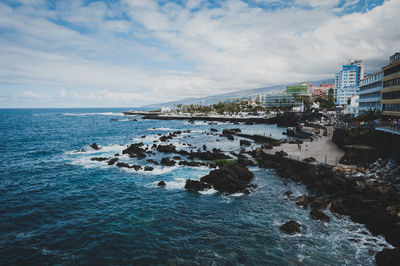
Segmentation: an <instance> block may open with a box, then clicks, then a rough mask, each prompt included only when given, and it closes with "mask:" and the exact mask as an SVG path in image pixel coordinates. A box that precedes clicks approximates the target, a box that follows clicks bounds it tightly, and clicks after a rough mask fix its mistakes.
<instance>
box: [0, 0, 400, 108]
mask: <svg viewBox="0 0 400 266" xmlns="http://www.w3.org/2000/svg"><path fill="white" fill-rule="evenodd" d="M399 13H400V1H399V0H387V1H383V0H346V1H344V0H170V1H168V0H120V1H117V0H99V1H94V0H92V1H89V0H0V108H11V107H22V108H31V107H138V106H143V105H147V104H152V103H159V102H166V101H171V100H179V99H182V98H185V97H201V96H209V95H215V94H221V93H227V92H231V91H237V90H241V89H251V88H259V87H265V86H273V85H278V84H287V83H295V82H303V81H312V80H321V79H325V78H333V77H334V73H335V72H338V71H339V70H340V68H341V66H342V64H345V63H348V62H349V60H354V59H361V60H363V61H364V63H365V66H366V71H367V72H369V73H373V72H377V71H379V70H380V68H381V67H382V66H384V65H387V64H388V60H389V59H388V57H389V56H390V55H392V54H394V53H395V52H398V51H400V30H399V28H398V27H399V26H398V25H400V16H399V15H398V14H399Z"/></svg>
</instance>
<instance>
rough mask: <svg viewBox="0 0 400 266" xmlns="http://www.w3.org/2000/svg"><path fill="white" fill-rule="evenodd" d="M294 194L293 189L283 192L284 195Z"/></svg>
mask: <svg viewBox="0 0 400 266" xmlns="http://www.w3.org/2000/svg"><path fill="white" fill-rule="evenodd" d="M292 194H293V192H292V191H286V192H285V193H283V196H286V197H289V196H290V195H292Z"/></svg>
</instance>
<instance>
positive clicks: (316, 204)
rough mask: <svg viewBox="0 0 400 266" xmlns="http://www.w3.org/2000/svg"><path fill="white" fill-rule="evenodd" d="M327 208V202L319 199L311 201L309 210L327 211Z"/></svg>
mask: <svg viewBox="0 0 400 266" xmlns="http://www.w3.org/2000/svg"><path fill="white" fill-rule="evenodd" d="M328 206H329V202H328V201H323V200H320V199H315V200H311V209H316V210H322V209H327V208H328Z"/></svg>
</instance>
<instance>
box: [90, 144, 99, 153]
mask: <svg viewBox="0 0 400 266" xmlns="http://www.w3.org/2000/svg"><path fill="white" fill-rule="evenodd" d="M90 147H91V148H92V149H93V150H96V151H97V150H100V149H101V147H99V146H97V144H96V143H93V144H92V145H90Z"/></svg>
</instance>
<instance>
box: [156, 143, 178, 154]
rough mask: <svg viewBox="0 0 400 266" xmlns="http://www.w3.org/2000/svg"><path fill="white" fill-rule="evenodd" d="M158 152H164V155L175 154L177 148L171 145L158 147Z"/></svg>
mask: <svg viewBox="0 0 400 266" xmlns="http://www.w3.org/2000/svg"><path fill="white" fill-rule="evenodd" d="M157 151H159V152H164V153H175V152H176V148H175V146H174V145H172V144H169V145H158V147H157Z"/></svg>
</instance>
